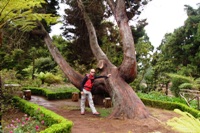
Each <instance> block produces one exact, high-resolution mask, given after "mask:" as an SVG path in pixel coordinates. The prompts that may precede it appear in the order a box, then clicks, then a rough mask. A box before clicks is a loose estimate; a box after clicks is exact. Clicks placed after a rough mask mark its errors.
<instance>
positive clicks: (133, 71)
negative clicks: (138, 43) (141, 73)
mask: <svg viewBox="0 0 200 133" xmlns="http://www.w3.org/2000/svg"><path fill="white" fill-rule="evenodd" d="M107 3H108V5H109V6H110V8H111V10H112V13H113V15H114V17H115V20H116V22H117V25H118V27H119V32H120V37H121V41H122V45H123V62H122V64H121V66H120V67H119V73H120V76H121V77H122V78H123V79H124V80H125V81H126V82H128V83H130V82H132V81H133V80H134V79H135V77H136V75H137V64H136V56H135V47H134V40H133V36H132V31H131V28H130V26H129V24H128V21H129V20H128V17H127V14H126V7H125V1H124V0H116V1H115V2H114V1H113V0H107Z"/></svg>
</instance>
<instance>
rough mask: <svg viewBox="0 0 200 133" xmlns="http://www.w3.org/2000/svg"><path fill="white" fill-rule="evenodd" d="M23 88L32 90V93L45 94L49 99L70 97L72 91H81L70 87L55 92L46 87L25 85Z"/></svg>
mask: <svg viewBox="0 0 200 133" xmlns="http://www.w3.org/2000/svg"><path fill="white" fill-rule="evenodd" d="M22 90H31V93H32V94H34V95H40V96H45V97H46V98H47V99H48V100H56V99H70V98H71V97H72V92H79V90H77V89H74V88H69V89H67V90H66V91H61V92H53V91H51V90H49V89H46V88H37V87H23V88H22Z"/></svg>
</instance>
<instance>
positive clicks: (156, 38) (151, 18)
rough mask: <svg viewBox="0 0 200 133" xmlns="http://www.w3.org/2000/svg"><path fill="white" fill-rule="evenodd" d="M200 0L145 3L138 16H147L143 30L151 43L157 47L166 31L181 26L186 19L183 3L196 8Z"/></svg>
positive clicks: (171, 30)
mask: <svg viewBox="0 0 200 133" xmlns="http://www.w3.org/2000/svg"><path fill="white" fill-rule="evenodd" d="M197 3H200V0H152V1H151V2H150V3H149V4H148V5H146V7H145V9H144V10H143V12H142V14H141V16H140V18H147V22H148V25H147V26H146V28H145V30H146V33H147V35H148V36H149V38H150V41H151V43H152V45H153V46H154V47H155V48H157V47H158V46H159V45H160V43H161V40H162V39H163V37H164V35H165V34H166V33H171V32H173V31H174V29H176V28H178V27H180V26H182V25H183V24H184V21H185V20H186V19H187V15H186V12H185V11H184V5H190V6H192V7H194V8H195V9H196V7H197V6H196V4H197Z"/></svg>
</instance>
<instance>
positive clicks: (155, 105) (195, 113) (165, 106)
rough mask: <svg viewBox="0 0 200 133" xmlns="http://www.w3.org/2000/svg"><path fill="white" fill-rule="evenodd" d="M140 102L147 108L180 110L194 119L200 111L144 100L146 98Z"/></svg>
mask: <svg viewBox="0 0 200 133" xmlns="http://www.w3.org/2000/svg"><path fill="white" fill-rule="evenodd" d="M141 100H142V102H143V103H144V104H145V105H147V106H151V107H155V108H161V109H167V110H174V109H180V110H182V111H185V112H188V113H190V114H192V115H193V116H194V117H196V118H198V117H200V111H198V110H196V109H194V108H190V107H188V106H187V105H185V104H182V103H175V102H166V101H158V100H151V99H146V98H141Z"/></svg>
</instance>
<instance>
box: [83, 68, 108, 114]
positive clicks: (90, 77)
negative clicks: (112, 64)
mask: <svg viewBox="0 0 200 133" xmlns="http://www.w3.org/2000/svg"><path fill="white" fill-rule="evenodd" d="M110 75H111V74H108V75H107V76H95V69H91V70H90V74H87V75H86V76H85V78H84V79H83V81H82V84H81V115H84V114H85V100H86V97H87V98H88V102H89V106H90V108H91V110H92V113H93V114H94V115H99V113H98V112H97V110H96V108H95V107H94V102H93V99H92V93H91V90H92V86H93V82H94V80H95V79H97V78H108V77H109V76H110Z"/></svg>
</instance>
